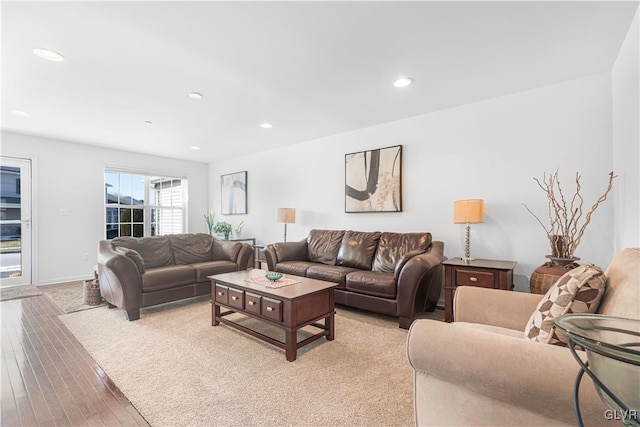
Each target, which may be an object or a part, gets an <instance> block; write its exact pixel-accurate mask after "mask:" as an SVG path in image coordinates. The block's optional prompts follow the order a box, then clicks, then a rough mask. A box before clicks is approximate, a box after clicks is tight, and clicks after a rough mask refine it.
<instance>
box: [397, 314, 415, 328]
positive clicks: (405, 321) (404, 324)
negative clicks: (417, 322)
mask: <svg viewBox="0 0 640 427" xmlns="http://www.w3.org/2000/svg"><path fill="white" fill-rule="evenodd" d="M398 320H399V322H400V327H401V328H402V329H409V326H411V324H412V323H413V319H410V318H408V317H400V318H399V319H398Z"/></svg>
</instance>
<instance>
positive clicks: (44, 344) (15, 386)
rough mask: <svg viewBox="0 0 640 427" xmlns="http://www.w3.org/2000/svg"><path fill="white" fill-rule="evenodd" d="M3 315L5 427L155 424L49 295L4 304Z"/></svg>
mask: <svg viewBox="0 0 640 427" xmlns="http://www.w3.org/2000/svg"><path fill="white" fill-rule="evenodd" d="M0 312H1V313H0V314H1V319H2V331H1V335H0V341H1V343H2V378H1V390H2V395H1V399H0V402H1V405H0V407H1V411H2V426H6V427H13V426H148V425H149V424H148V423H147V422H146V420H145V419H144V418H143V417H142V416H141V415H140V414H139V413H138V411H137V410H136V409H135V407H133V405H132V404H131V403H130V402H129V401H128V400H127V398H126V397H125V396H124V395H123V394H122V392H121V391H120V390H119V389H118V388H117V387H116V385H115V384H114V383H113V382H112V381H111V380H110V379H109V377H108V376H107V375H106V374H105V373H104V371H103V370H102V369H101V368H100V366H98V364H97V363H96V362H95V361H94V360H93V359H92V358H91V356H90V355H89V353H87V351H86V350H85V349H84V348H83V347H82V346H81V345H80V343H79V342H78V341H77V340H76V339H75V338H74V336H73V335H72V334H71V333H70V332H69V331H68V330H67V328H66V327H65V326H64V324H63V323H62V322H61V321H60V319H58V315H60V314H62V311H60V309H59V308H58V307H57V306H56V305H55V304H54V303H53V302H51V300H50V299H49V298H48V297H47V296H46V295H42V296H35V297H30V298H22V299H16V300H10V301H2V302H0ZM105 345H108V343H105Z"/></svg>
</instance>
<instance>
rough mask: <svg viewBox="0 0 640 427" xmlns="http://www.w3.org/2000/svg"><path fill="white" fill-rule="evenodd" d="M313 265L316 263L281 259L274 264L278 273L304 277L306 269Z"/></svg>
mask: <svg viewBox="0 0 640 427" xmlns="http://www.w3.org/2000/svg"><path fill="white" fill-rule="evenodd" d="M314 265H317V264H315V263H313V262H307V261H283V262H279V263H278V264H276V271H277V272H278V273H284V274H293V275H294V276H302V277H305V276H306V275H307V269H309V267H313V266H314Z"/></svg>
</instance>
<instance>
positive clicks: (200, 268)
mask: <svg viewBox="0 0 640 427" xmlns="http://www.w3.org/2000/svg"><path fill="white" fill-rule="evenodd" d="M191 267H193V268H194V269H195V270H196V282H198V283H201V282H209V281H211V279H209V278H208V277H207V276H213V275H214V274H221V273H229V272H232V271H237V270H238V264H236V263H235V262H231V261H208V262H197V263H195V264H191Z"/></svg>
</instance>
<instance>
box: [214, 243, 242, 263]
mask: <svg viewBox="0 0 640 427" xmlns="http://www.w3.org/2000/svg"><path fill="white" fill-rule="evenodd" d="M241 249H242V243H240V242H227V241H224V240H218V239H215V240H214V241H213V244H212V257H211V258H210V259H211V260H212V261H232V262H236V261H237V260H238V254H239V253H240V250H241Z"/></svg>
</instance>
